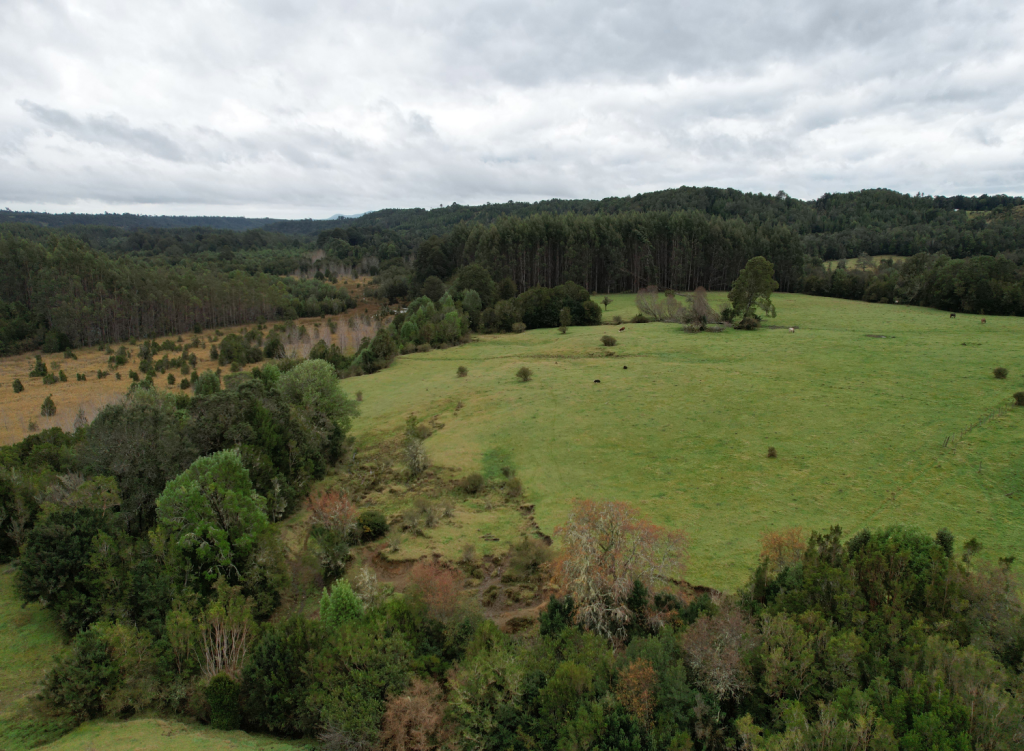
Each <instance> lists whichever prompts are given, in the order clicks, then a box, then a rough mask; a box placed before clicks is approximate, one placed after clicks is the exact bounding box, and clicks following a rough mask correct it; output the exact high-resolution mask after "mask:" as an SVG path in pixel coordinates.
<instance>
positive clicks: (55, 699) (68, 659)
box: [43, 629, 119, 720]
mask: <svg viewBox="0 0 1024 751" xmlns="http://www.w3.org/2000/svg"><path fill="white" fill-rule="evenodd" d="M118 678H119V675H118V670H117V665H116V664H115V663H114V661H113V660H112V659H111V657H110V654H109V652H108V649H107V644H106V642H105V641H104V640H103V638H102V637H101V636H100V635H99V633H97V631H96V630H95V629H89V630H88V631H83V632H82V633H80V634H78V635H77V636H76V637H75V638H74V641H72V642H71V651H70V653H68V654H66V656H61V657H58V658H57V664H56V665H54V667H53V670H51V671H50V673H49V674H48V675H47V676H46V687H45V688H44V689H43V695H44V696H45V697H46V700H47V701H48V703H49V704H50V705H51V706H53V707H56V708H57V709H60V710H63V711H65V712H67V713H68V714H70V715H72V716H73V717H76V718H78V719H80V720H91V719H93V718H94V717H99V716H100V715H101V714H103V701H104V698H105V697H106V696H108V695H109V694H110V693H111V692H112V691H113V690H114V688H115V687H116V685H117V682H118Z"/></svg>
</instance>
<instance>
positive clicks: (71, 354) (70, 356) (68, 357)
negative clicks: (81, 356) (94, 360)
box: [64, 349, 78, 360]
mask: <svg viewBox="0 0 1024 751" xmlns="http://www.w3.org/2000/svg"><path fill="white" fill-rule="evenodd" d="M64 359H65V360H77V359H78V355H76V354H75V353H74V352H73V351H72V350H70V349H66V350H64Z"/></svg>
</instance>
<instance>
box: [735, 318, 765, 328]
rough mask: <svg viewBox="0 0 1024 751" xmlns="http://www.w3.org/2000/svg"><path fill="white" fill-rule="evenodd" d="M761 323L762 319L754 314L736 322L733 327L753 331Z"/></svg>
mask: <svg viewBox="0 0 1024 751" xmlns="http://www.w3.org/2000/svg"><path fill="white" fill-rule="evenodd" d="M760 325H761V321H760V320H759V319H758V318H755V317H754V316H747V317H746V318H744V319H743V320H742V321H740V322H739V323H737V324H735V325H734V326H733V328H736V329H742V330H743V331H753V330H754V329H756V328H757V327H758V326H760Z"/></svg>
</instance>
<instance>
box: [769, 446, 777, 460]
mask: <svg viewBox="0 0 1024 751" xmlns="http://www.w3.org/2000/svg"><path fill="white" fill-rule="evenodd" d="M778 455H779V454H778V452H777V451H776V450H775V447H774V446H769V447H768V458H769V459H774V458H775V457H776V456H778Z"/></svg>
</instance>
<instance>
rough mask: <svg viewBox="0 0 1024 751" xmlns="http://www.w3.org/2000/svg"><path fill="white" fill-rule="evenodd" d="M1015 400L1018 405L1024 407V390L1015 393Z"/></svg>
mask: <svg viewBox="0 0 1024 751" xmlns="http://www.w3.org/2000/svg"><path fill="white" fill-rule="evenodd" d="M1013 400H1014V401H1015V402H1016V403H1017V406H1018V407H1024V391H1018V392H1017V393H1016V394H1014V395H1013Z"/></svg>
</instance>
